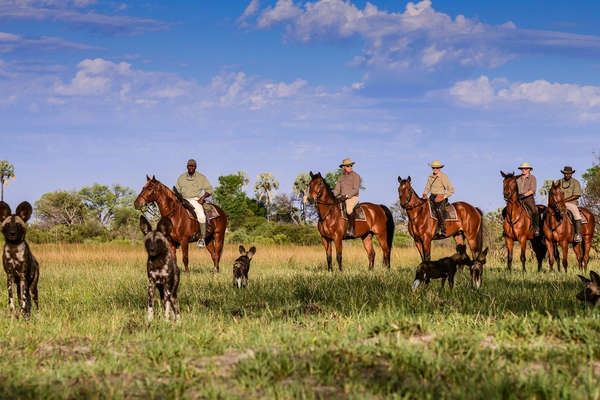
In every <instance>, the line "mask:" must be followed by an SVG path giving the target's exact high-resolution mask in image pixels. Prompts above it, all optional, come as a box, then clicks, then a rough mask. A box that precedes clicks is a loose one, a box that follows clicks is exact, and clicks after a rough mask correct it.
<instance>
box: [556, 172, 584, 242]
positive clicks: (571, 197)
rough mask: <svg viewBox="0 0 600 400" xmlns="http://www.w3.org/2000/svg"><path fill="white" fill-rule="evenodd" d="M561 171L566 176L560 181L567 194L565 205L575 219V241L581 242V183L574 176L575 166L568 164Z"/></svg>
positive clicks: (561, 187)
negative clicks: (579, 203) (579, 204)
mask: <svg viewBox="0 0 600 400" xmlns="http://www.w3.org/2000/svg"><path fill="white" fill-rule="evenodd" d="M560 172H562V174H563V176H564V177H563V178H562V179H561V180H559V181H558V183H559V184H560V189H561V190H562V191H563V193H564V194H565V206H566V207H567V210H569V211H571V214H573V219H574V220H575V238H574V239H573V241H574V242H577V243H579V242H581V214H580V213H579V207H578V199H579V197H581V184H580V183H579V181H578V180H577V179H575V178H573V174H574V173H575V170H574V169H573V167H570V166H566V167H564V168H563V169H562V170H561V171H560Z"/></svg>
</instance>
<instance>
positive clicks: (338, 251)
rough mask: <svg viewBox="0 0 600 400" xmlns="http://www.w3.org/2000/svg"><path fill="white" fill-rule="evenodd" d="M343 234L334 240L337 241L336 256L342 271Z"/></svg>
mask: <svg viewBox="0 0 600 400" xmlns="http://www.w3.org/2000/svg"><path fill="white" fill-rule="evenodd" d="M342 235H343V233H342V234H340V235H339V236H338V237H336V238H335V239H334V240H333V241H334V243H335V258H336V259H337V263H338V268H339V269H340V271H342Z"/></svg>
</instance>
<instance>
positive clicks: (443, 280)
mask: <svg viewBox="0 0 600 400" xmlns="http://www.w3.org/2000/svg"><path fill="white" fill-rule="evenodd" d="M445 284H446V278H442V287H441V289H442V290H443V289H444V285H445Z"/></svg>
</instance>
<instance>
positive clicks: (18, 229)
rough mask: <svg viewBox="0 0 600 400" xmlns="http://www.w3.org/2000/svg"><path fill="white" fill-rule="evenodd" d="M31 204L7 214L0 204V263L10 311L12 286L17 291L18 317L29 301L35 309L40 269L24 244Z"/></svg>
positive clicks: (12, 306)
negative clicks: (1, 243) (0, 244)
mask: <svg viewBox="0 0 600 400" xmlns="http://www.w3.org/2000/svg"><path fill="white" fill-rule="evenodd" d="M32 211H33V210H32V208H31V204H29V203H28V202H26V201H24V202H22V203H21V204H19V205H18V207H17V211H16V212H15V213H14V214H11V211H10V207H9V205H8V204H6V203H5V202H3V201H0V230H2V234H3V235H4V240H5V244H4V251H3V252H2V262H3V264H4V271H5V272H6V277H7V285H8V303H9V305H10V309H11V311H14V310H15V300H14V293H13V284H14V285H15V286H16V288H17V298H18V299H19V303H20V305H21V313H22V314H24V315H27V314H29V311H30V310H31V299H32V298H33V302H34V303H35V307H36V308H38V291H37V282H38V278H39V276H40V267H39V265H38V262H37V260H36V259H35V257H34V256H33V253H31V249H30V248H29V245H28V244H27V242H26V241H25V233H26V232H27V220H28V219H29V218H30V217H31V212H32Z"/></svg>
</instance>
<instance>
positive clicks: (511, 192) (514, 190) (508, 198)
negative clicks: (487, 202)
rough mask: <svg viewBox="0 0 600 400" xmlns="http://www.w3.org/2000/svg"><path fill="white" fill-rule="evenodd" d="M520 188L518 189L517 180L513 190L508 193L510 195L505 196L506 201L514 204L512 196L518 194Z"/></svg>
mask: <svg viewBox="0 0 600 400" xmlns="http://www.w3.org/2000/svg"><path fill="white" fill-rule="evenodd" d="M518 190H519V188H518V187H517V181H516V180H515V182H514V186H513V190H512V191H510V192H509V193H508V195H506V194H505V195H504V201H506V202H509V203H512V196H513V194H515V192H517V191H518Z"/></svg>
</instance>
